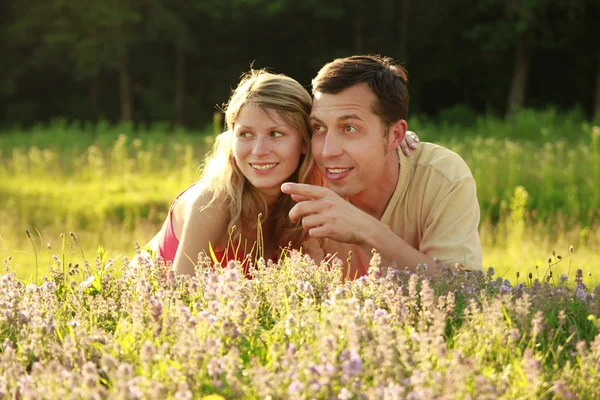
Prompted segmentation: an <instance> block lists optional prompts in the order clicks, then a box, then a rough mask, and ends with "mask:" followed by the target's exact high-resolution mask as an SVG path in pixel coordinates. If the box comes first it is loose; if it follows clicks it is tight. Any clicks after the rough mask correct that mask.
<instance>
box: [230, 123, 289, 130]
mask: <svg viewBox="0 0 600 400" xmlns="http://www.w3.org/2000/svg"><path fill="white" fill-rule="evenodd" d="M235 127H236V128H239V129H247V130H249V131H252V130H254V129H256V128H255V127H253V126H247V125H243V124H238V125H236V126H235ZM281 128H286V125H283V124H275V125H272V126H269V127H268V128H267V130H269V131H272V130H277V129H281ZM234 129H235V128H234Z"/></svg>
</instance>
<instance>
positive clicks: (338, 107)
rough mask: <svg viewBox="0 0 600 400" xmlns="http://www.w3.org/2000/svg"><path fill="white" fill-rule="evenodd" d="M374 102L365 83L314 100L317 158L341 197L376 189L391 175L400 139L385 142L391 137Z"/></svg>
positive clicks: (313, 148)
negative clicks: (390, 171) (390, 167)
mask: <svg viewBox="0 0 600 400" xmlns="http://www.w3.org/2000/svg"><path fill="white" fill-rule="evenodd" d="M375 101H376V97H375V95H374V94H373V92H372V91H371V89H370V88H369V86H368V85H367V84H366V83H359V84H357V85H354V86H351V87H350V88H348V89H346V90H344V91H342V92H340V93H338V94H326V93H321V92H316V93H315V95H314V101H313V106H312V112H311V126H312V131H313V136H312V152H313V155H314V158H315V161H316V163H317V165H318V167H319V170H320V171H321V173H322V174H323V176H324V177H325V179H326V180H327V185H328V187H329V188H331V189H332V190H333V191H335V192H336V193H337V194H339V195H340V196H342V197H353V196H356V195H360V194H364V192H365V191H368V190H369V189H374V188H376V187H377V185H378V184H380V182H382V181H383V178H384V177H385V174H386V173H387V172H388V171H387V170H386V169H387V168H389V165H390V164H389V157H390V152H391V151H394V149H395V146H394V139H395V137H394V135H393V134H390V135H388V136H387V137H385V136H384V133H389V132H384V129H385V128H384V125H383V123H382V122H381V119H380V118H379V116H377V115H376V114H375V113H374V112H373V105H374V104H375ZM386 163H387V166H386Z"/></svg>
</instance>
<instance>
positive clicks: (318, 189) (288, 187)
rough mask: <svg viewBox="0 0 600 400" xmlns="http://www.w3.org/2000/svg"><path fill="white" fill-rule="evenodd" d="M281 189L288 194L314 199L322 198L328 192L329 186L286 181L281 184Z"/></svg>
mask: <svg viewBox="0 0 600 400" xmlns="http://www.w3.org/2000/svg"><path fill="white" fill-rule="evenodd" d="M281 191H282V192H283V193H286V194H291V195H300V196H305V197H309V198H311V199H313V200H315V199H320V198H321V197H323V196H325V195H326V194H327V188H324V187H322V186H315V185H308V184H305V183H291V182H286V183H284V184H282V185H281Z"/></svg>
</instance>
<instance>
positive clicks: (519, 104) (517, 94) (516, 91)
mask: <svg viewBox="0 0 600 400" xmlns="http://www.w3.org/2000/svg"><path fill="white" fill-rule="evenodd" d="M531 41H532V34H531V33H530V31H526V32H523V33H522V34H521V36H520V38H519V42H518V43H517V49H516V52H515V59H514V64H513V74H512V81H511V85H510V93H509V95H508V102H507V107H506V118H507V119H511V118H513V117H514V116H515V113H516V112H517V111H518V110H519V109H521V108H523V106H524V105H525V96H526V92H527V79H528V77H529V65H530V62H531Z"/></svg>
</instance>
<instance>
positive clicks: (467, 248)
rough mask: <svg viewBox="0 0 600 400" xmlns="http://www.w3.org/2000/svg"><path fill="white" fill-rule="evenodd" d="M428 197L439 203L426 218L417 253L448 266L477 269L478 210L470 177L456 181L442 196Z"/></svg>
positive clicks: (479, 265)
mask: <svg viewBox="0 0 600 400" xmlns="http://www.w3.org/2000/svg"><path fill="white" fill-rule="evenodd" d="M430 195H432V196H435V198H439V199H440V200H439V201H438V202H437V204H436V205H435V207H434V209H433V212H432V213H431V214H430V216H429V218H427V221H426V226H425V229H424V231H423V238H422V240H421V244H420V249H419V250H420V251H421V252H423V253H424V254H427V255H428V256H430V257H433V258H435V259H438V260H439V261H440V262H442V263H443V264H446V265H449V266H454V265H455V264H459V265H460V266H462V267H463V268H465V269H469V270H481V269H482V263H483V260H482V258H483V257H482V250H481V241H480V239H479V232H478V228H479V218H480V211H479V202H478V201H477V187H476V184H475V180H474V179H473V177H472V176H464V177H462V178H460V179H458V180H457V181H455V182H454V183H453V184H452V185H450V186H449V188H448V190H447V192H446V194H445V195H443V194H442V193H435V194H433V193H430Z"/></svg>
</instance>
